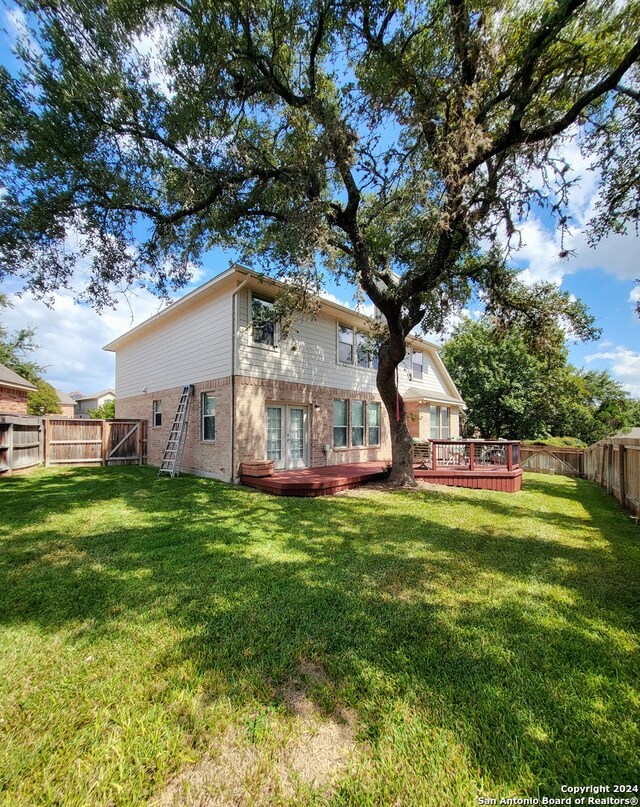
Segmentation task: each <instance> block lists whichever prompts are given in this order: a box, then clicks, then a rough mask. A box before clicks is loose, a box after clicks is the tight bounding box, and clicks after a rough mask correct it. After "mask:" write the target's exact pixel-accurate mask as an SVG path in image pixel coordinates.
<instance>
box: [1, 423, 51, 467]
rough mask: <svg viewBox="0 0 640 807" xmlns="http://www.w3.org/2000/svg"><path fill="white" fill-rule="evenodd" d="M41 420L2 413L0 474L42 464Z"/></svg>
mask: <svg viewBox="0 0 640 807" xmlns="http://www.w3.org/2000/svg"><path fill="white" fill-rule="evenodd" d="M40 424H41V420H40V418H38V417H33V418H28V417H17V416H12V415H0V474H2V473H7V472H8V473H11V471H18V470H21V469H23V468H32V467H33V466H34V465H39V464H40V456H41V453H42V444H41V442H40V439H41V435H40V432H41V427H40Z"/></svg>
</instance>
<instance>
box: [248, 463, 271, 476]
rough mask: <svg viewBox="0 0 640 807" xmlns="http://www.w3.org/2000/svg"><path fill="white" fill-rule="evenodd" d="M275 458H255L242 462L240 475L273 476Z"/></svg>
mask: <svg viewBox="0 0 640 807" xmlns="http://www.w3.org/2000/svg"><path fill="white" fill-rule="evenodd" d="M272 475H273V460H253V461H252V462H241V463H240V476H254V477H260V476H272Z"/></svg>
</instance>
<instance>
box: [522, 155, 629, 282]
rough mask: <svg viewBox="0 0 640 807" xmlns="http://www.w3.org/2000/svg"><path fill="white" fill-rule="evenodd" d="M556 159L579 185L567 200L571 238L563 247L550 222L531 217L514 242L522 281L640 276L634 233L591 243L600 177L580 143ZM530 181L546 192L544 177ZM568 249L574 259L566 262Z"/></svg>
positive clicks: (572, 189)
mask: <svg viewBox="0 0 640 807" xmlns="http://www.w3.org/2000/svg"><path fill="white" fill-rule="evenodd" d="M556 156H557V157H558V158H561V159H563V160H564V161H565V162H566V163H567V164H568V165H569V171H568V172H567V175H566V178H567V179H568V180H575V181H576V184H575V185H574V186H573V187H572V188H571V190H570V191H569V198H568V213H569V216H570V223H569V226H570V233H569V235H568V236H566V237H565V240H564V243H561V242H560V236H559V233H558V231H557V230H556V229H555V226H554V225H553V224H552V223H551V222H549V223H546V222H543V220H542V219H541V218H540V216H539V215H536V214H535V213H533V214H531V215H529V216H528V218H527V220H526V221H524V222H522V223H521V225H520V227H519V235H518V236H516V237H514V239H513V240H512V242H511V246H512V247H513V248H516V247H517V246H518V239H520V240H521V242H522V245H521V247H520V248H519V249H517V250H516V251H515V252H514V253H513V258H514V259H515V260H516V261H517V262H518V263H519V264H520V265H521V266H523V267H524V271H523V274H522V279H523V280H524V281H525V282H528V283H532V282H535V281H538V280H546V281H551V282H553V283H556V284H560V283H561V282H562V280H563V278H564V276H565V275H566V274H573V273H575V272H579V271H582V270H585V269H601V270H603V271H605V272H608V273H609V274H611V275H614V276H615V277H617V278H618V279H620V280H634V279H635V278H637V277H640V260H639V255H640V238H638V235H637V234H636V233H635V231H634V230H633V228H630V230H629V232H627V233H626V234H617V233H614V234H611V235H610V236H608V237H607V238H603V239H601V240H600V241H599V242H598V243H596V244H595V246H590V244H589V241H588V237H587V233H586V229H587V225H588V223H589V220H590V219H591V218H592V217H593V215H594V214H595V212H596V205H597V202H598V198H599V196H598V194H599V184H600V172H599V171H598V170H593V169H592V168H591V163H592V158H591V157H589V156H586V157H585V156H583V155H582V154H581V152H580V148H579V143H578V140H577V139H571V140H567V141H565V142H564V143H563V145H562V147H561V148H560V149H559V150H558V153H557V155H556ZM530 179H532V180H533V181H534V182H535V183H536V184H537V185H538V186H539V187H542V176H537V177H536V175H535V174H532V177H530ZM563 249H564V250H567V251H568V252H570V253H575V254H571V255H570V257H568V258H566V259H562V258H560V253H561V251H562V250H563Z"/></svg>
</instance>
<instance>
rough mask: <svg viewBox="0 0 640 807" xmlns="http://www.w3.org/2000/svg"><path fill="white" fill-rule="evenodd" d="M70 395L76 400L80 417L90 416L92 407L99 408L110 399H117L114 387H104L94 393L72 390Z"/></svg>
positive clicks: (77, 414)
mask: <svg viewBox="0 0 640 807" xmlns="http://www.w3.org/2000/svg"><path fill="white" fill-rule="evenodd" d="M69 397H70V398H72V399H73V400H74V401H75V405H76V411H75V415H76V417H78V418H88V417H89V410H90V409H98V408H99V407H101V406H102V405H103V404H106V403H107V402H108V401H113V400H115V397H116V393H115V390H112V389H103V390H101V391H100V392H94V394H93V395H83V393H81V392H70V393H69Z"/></svg>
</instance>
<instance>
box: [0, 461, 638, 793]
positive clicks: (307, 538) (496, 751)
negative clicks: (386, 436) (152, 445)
mask: <svg viewBox="0 0 640 807" xmlns="http://www.w3.org/2000/svg"><path fill="white" fill-rule="evenodd" d="M639 577H640V530H639V529H638V527H637V526H635V525H634V523H633V522H632V521H631V520H630V519H629V518H628V516H625V515H624V514H623V513H621V512H620V511H619V510H618V508H617V505H616V504H615V503H614V501H613V499H611V498H609V497H608V496H607V495H606V494H605V493H604V492H603V491H602V490H600V489H599V488H597V487H596V486H594V485H592V484H590V483H587V482H583V481H581V480H573V479H568V478H564V477H544V476H536V475H528V476H527V477H526V478H525V490H524V491H523V492H522V493H520V494H515V495H509V494H501V493H492V492H489V491H466V490H456V489H446V490H443V489H439V488H434V489H423V490H421V491H419V492H396V493H386V492H380V491H376V490H366V489H363V490H360V491H357V492H354V493H352V494H349V495H343V496H338V497H327V498H321V499H308V500H305V499H302V500H296V499H279V498H271V497H269V496H266V495H263V494H260V493H255V492H250V491H248V490H243V489H238V488H234V487H231V486H228V485H223V484H219V483H216V482H212V481H210V480H204V479H198V478H194V477H188V476H185V477H181V478H179V479H174V480H169V479H166V478H163V479H160V480H159V479H157V477H156V475H155V472H154V471H153V470H152V469H148V468H137V467H136V468H119V469H111V468H109V469H97V470H96V469H75V470H74V469H64V470H61V469H58V470H46V471H45V470H40V471H36V472H35V473H31V474H28V475H22V476H15V477H13V478H10V479H3V480H1V481H0V803H2V804H3V805H36V804H51V805H54V804H55V805H61V806H62V807H72V806H73V805H92V806H93V805H112V804H113V805H135V804H145V803H147V802H151V803H153V804H166V805H174V804H194V805H195V804H198V805H204V804H211V805H218V804H252V805H253V804H269V805H271V804H282V803H284V804H286V803H290V804H296V805H297V804H328V803H331V804H336V805H338V804H354V805H434V807H436V806H437V807H443V805H474V804H477V798H478V797H479V796H484V797H489V796H492V797H500V796H509V795H512V796H526V795H528V796H539V797H541V796H542V795H548V796H556V797H557V796H561V795H563V794H562V793H561V791H560V786H561V785H562V784H567V785H587V784H609V785H614V784H618V785H619V784H635V783H636V782H637V780H638V771H639V770H640V756H639V747H640V742H639V740H640V736H639V728H638V715H639V708H638V707H639V704H640V696H639V693H640V684H639V680H638V678H639V665H638V634H637V632H636V631H637V627H638V611H639V607H640V603H639V596H638V592H639V590H640V587H639V585H638V584H639Z"/></svg>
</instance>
